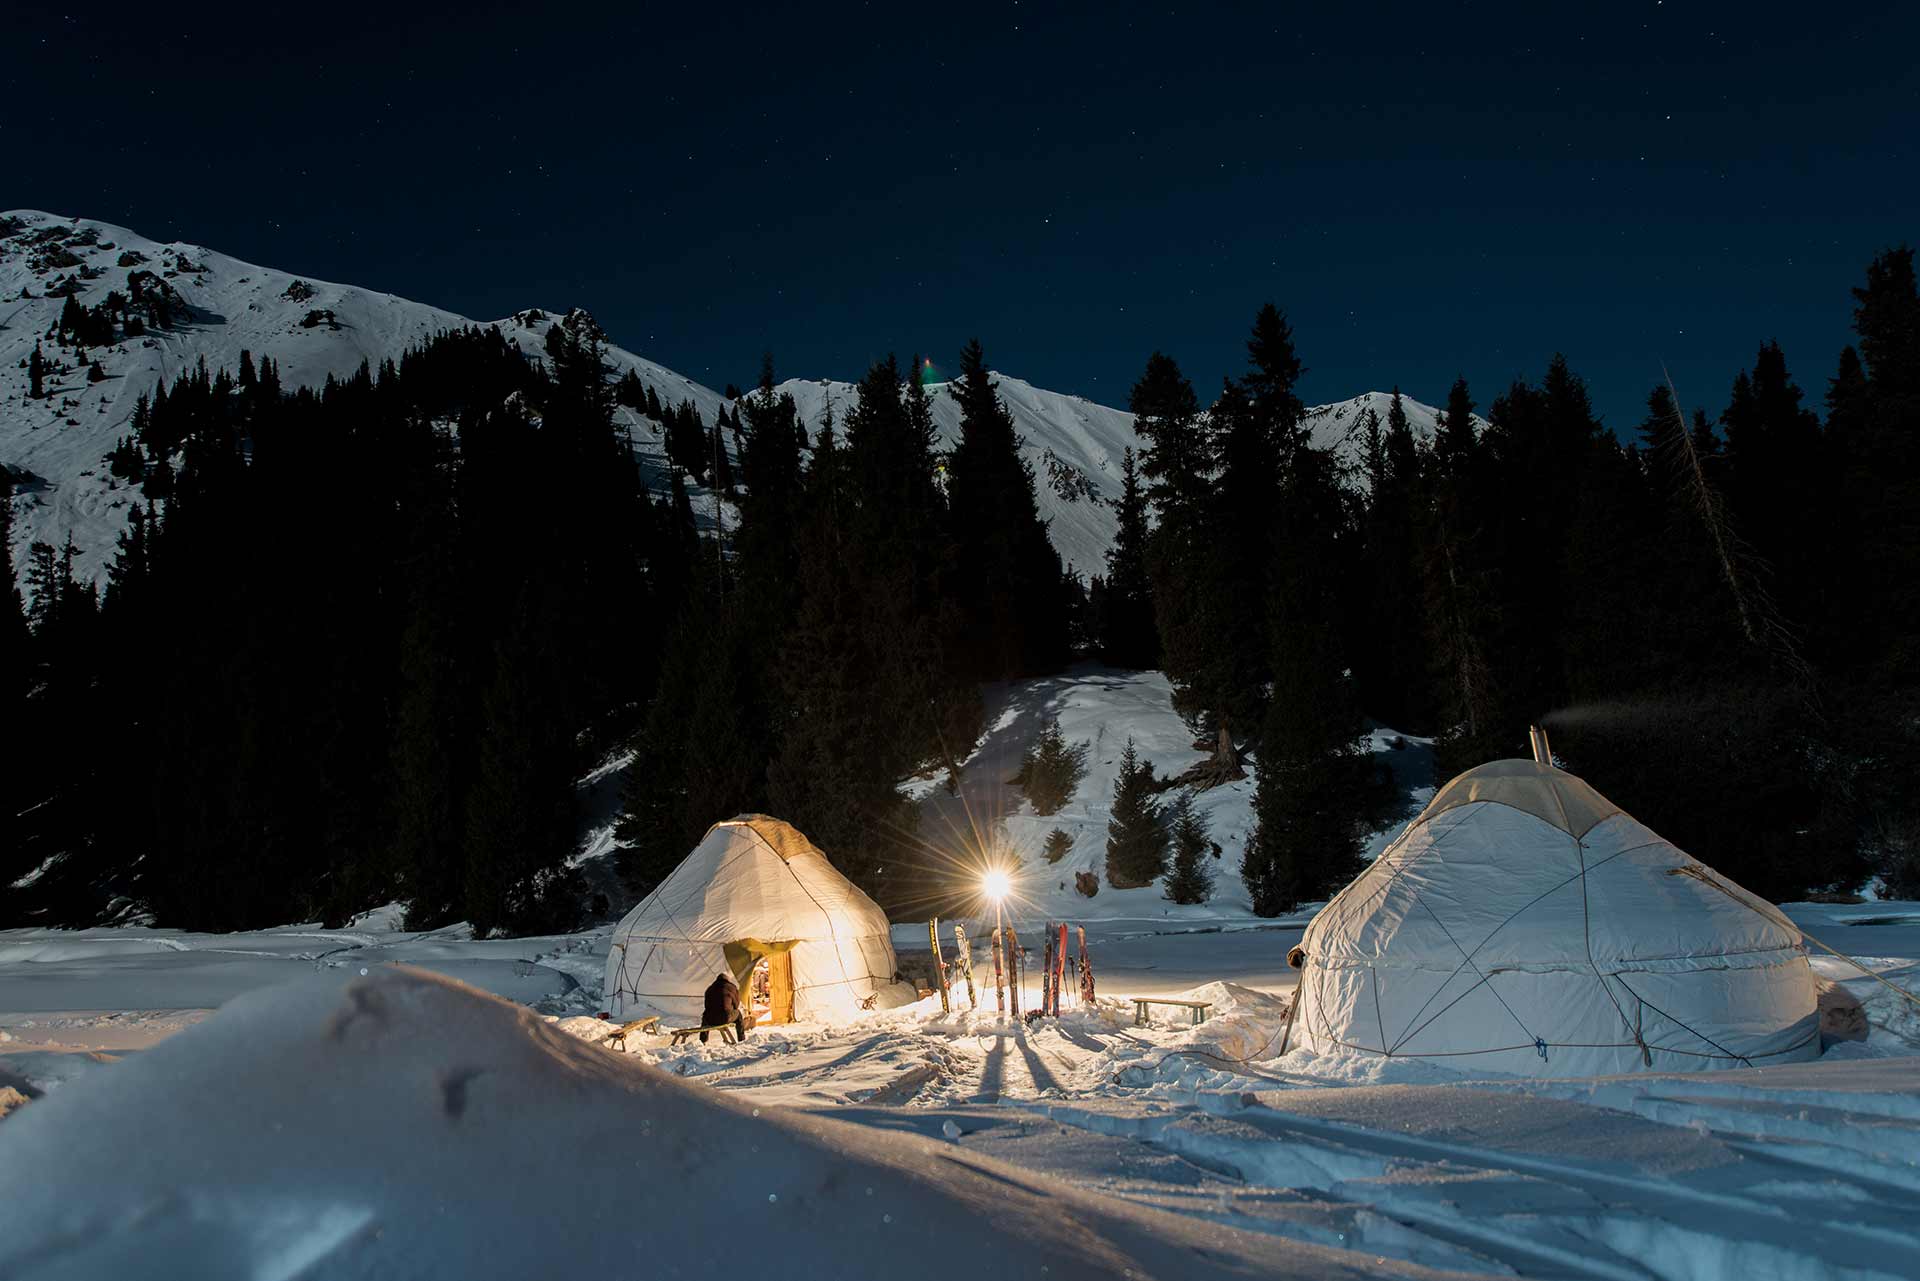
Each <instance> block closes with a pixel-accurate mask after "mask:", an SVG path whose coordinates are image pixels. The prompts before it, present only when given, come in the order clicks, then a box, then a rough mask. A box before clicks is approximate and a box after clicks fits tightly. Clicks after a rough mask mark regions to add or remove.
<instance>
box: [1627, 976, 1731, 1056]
mask: <svg viewBox="0 0 1920 1281" xmlns="http://www.w3.org/2000/svg"><path fill="white" fill-rule="evenodd" d="M1613 981H1614V982H1615V983H1618V984H1619V985H1620V986H1621V987H1624V988H1626V989H1627V994H1628V995H1629V996H1631V997H1632V998H1633V999H1634V1000H1636V1001H1638V1002H1640V1004H1642V1005H1644V1006H1646V1007H1647V1008H1648V1009H1650V1010H1652V1011H1653V1012H1654V1013H1655V1014H1658V1015H1659V1016H1660V1017H1661V1018H1663V1019H1665V1020H1666V1021H1667V1022H1669V1023H1671V1024H1673V1025H1674V1026H1675V1027H1681V1028H1685V1029H1686V1030H1687V1031H1688V1032H1691V1033H1692V1034H1693V1035H1695V1036H1697V1037H1699V1038H1700V1039H1701V1040H1703V1041H1705V1042H1706V1043H1707V1044H1708V1045H1711V1046H1712V1047H1713V1048H1714V1049H1716V1050H1718V1051H1720V1053H1721V1054H1723V1055H1725V1056H1726V1057H1727V1058H1730V1059H1738V1060H1740V1061H1741V1062H1742V1063H1745V1064H1746V1065H1747V1066H1748V1067H1752V1066H1753V1060H1752V1059H1749V1058H1748V1057H1747V1056H1746V1055H1744V1054H1736V1053H1734V1052H1733V1051H1732V1050H1729V1049H1728V1048H1727V1047H1726V1046H1724V1045H1722V1044H1720V1042H1718V1041H1716V1040H1714V1039H1713V1038H1712V1037H1710V1036H1708V1035H1707V1034H1706V1033H1705V1032H1702V1031H1701V1030H1700V1029H1699V1028H1697V1027H1694V1026H1693V1025H1692V1024H1690V1023H1687V1022H1685V1021H1683V1020H1681V1019H1677V1018H1675V1017H1674V1016H1673V1015H1671V1014H1669V1013H1667V1012H1666V1011H1665V1010H1663V1009H1661V1008H1660V1007H1659V1006H1657V1005H1655V1004H1654V1003H1653V1002H1652V1001H1649V1000H1648V999H1647V998H1646V997H1644V996H1642V995H1640V994H1639V993H1638V992H1636V991H1634V990H1633V989H1632V988H1631V987H1627V981H1626V980H1625V979H1623V978H1621V977H1620V976H1619V975H1618V974H1615V975H1614V976H1613ZM1636 1039H1637V1038H1636ZM1645 1048H1646V1047H1645V1046H1644V1045H1642V1046H1641V1049H1642V1050H1644V1049H1645ZM1647 1066H1648V1067H1652V1066H1653V1064H1652V1063H1651V1062H1649V1063H1648V1064H1647Z"/></svg>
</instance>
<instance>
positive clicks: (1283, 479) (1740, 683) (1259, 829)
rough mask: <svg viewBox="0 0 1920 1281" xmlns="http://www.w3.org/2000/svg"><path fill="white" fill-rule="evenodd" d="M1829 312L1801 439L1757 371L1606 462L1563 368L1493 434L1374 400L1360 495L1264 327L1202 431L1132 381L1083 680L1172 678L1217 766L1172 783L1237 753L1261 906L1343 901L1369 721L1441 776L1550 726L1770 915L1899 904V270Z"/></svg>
mask: <svg viewBox="0 0 1920 1281" xmlns="http://www.w3.org/2000/svg"><path fill="white" fill-rule="evenodd" d="M1853 294H1854V298H1855V302H1856V308H1855V312H1854V320H1855V331H1856V333H1857V335H1858V339H1859V342H1858V345H1857V347H1855V346H1850V347H1848V348H1847V349H1846V350H1844V351H1843V352H1841V353H1840V357H1839V361H1838V366H1837V369H1836V372H1835V374H1834V376H1833V377H1832V379H1831V380H1830V381H1829V382H1828V384H1827V390H1826V394H1825V396H1824V397H1823V398H1822V399H1824V402H1825V408H1826V415H1825V420H1824V422H1823V421H1822V418H1821V416H1820V415H1819V414H1818V413H1817V412H1816V410H1815V409H1814V407H1813V406H1812V405H1810V404H1808V403H1807V400H1808V397H1807V396H1806V395H1805V393H1804V392H1803V391H1802V389H1801V388H1800V387H1799V386H1798V385H1797V384H1796V383H1795V381H1794V380H1793V378H1792V377H1791V375H1790V374H1789V371H1788V367H1787V363H1786V357H1785V355H1784V354H1783V353H1782V352H1781V350H1780V348H1779V347H1778V345H1777V344H1774V343H1771V342H1768V343H1765V344H1763V345H1762V346H1760V348H1759V350H1758V352H1757V354H1756V356H1755V360H1754V364H1753V367H1752V368H1751V369H1749V370H1747V371H1744V372H1742V373H1741V374H1740V375H1739V376H1738V377H1737V378H1736V379H1735V380H1734V382H1733V385H1732V389H1731V393H1730V396H1729V400H1728V403H1727V405H1726V407H1725V409H1724V411H1723V412H1721V413H1720V414H1718V415H1709V414H1707V413H1706V412H1705V411H1704V410H1695V411H1694V412H1693V413H1692V414H1691V415H1685V414H1683V412H1682V411H1681V409H1680V407H1679V406H1677V405H1676V404H1675V402H1674V397H1673V394H1672V392H1671V390H1670V389H1668V388H1667V387H1665V386H1660V387H1656V388H1654V389H1653V390H1652V391H1651V392H1650V394H1649V397H1648V408H1647V415H1646V418H1645V421H1644V422H1643V423H1641V424H1639V426H1638V429H1637V431H1635V430H1628V431H1625V432H1622V433H1615V432H1611V431H1609V430H1607V429H1606V428H1604V427H1603V426H1602V424H1601V423H1600V421H1599V419H1598V418H1597V417H1596V415H1595V414H1594V412H1593V409H1592V406H1591V405H1590V403H1589V401H1588V397H1587V392H1586V389H1585V387H1584V385H1583V384H1582V383H1581V381H1580V379H1579V378H1578V377H1577V376H1576V375H1575V374H1574V373H1573V372H1572V371H1571V370H1570V369H1569V368H1568V367H1567V364H1566V362H1565V360H1564V359H1561V358H1558V357H1556V358H1555V359H1554V360H1553V361H1552V363H1551V364H1549V366H1548V367H1547V369H1546V371H1545V373H1544V375H1543V376H1542V377H1541V378H1540V380H1539V382H1537V383H1534V382H1531V381H1525V380H1522V381H1517V382H1515V383H1514V384H1513V385H1512V386H1510V387H1508V388H1506V389H1505V390H1504V391H1502V392H1501V393H1500V394H1499V395H1498V396H1497V397H1495V399H1494V400H1493V402H1492V404H1491V405H1490V406H1489V407H1488V409H1487V413H1486V420H1487V421H1486V424H1485V426H1484V428H1482V427H1480V426H1479V425H1478V424H1477V423H1476V418H1475V408H1476V406H1475V404H1474V400H1473V396H1472V393H1471V391H1470V389H1469V388H1468V386H1467V384H1466V383H1465V381H1464V380H1463V381H1459V382H1456V383H1455V384H1454V386H1453V387H1452V388H1451V389H1450V390H1449V391H1448V393H1447V395H1446V398H1445V409H1444V410H1443V412H1442V413H1441V415H1440V417H1439V421H1438V422H1437V424H1436V427H1435V431H1434V433H1433V436H1432V438H1431V439H1422V438H1419V437H1417V436H1416V434H1415V432H1414V431H1413V428H1412V426H1411V424H1410V423H1409V421H1408V418H1407V415H1406V412H1405V407H1404V404H1403V403H1402V401H1401V399H1400V396H1399V394H1398V392H1397V391H1396V393H1395V394H1394V397H1393V399H1392V401H1391V402H1390V405H1389V407H1388V411H1387V414H1386V416H1385V420H1384V421H1382V420H1381V419H1380V418H1379V416H1378V415H1375V414H1373V413H1371V412H1369V414H1368V415H1367V417H1366V420H1365V421H1364V422H1363V423H1362V424H1361V425H1360V429H1359V438H1358V444H1359V449H1358V455H1359V471H1360V473H1361V474H1360V475H1359V476H1354V477H1342V476H1341V475H1340V474H1339V462H1338V460H1337V459H1336V458H1335V457H1334V456H1333V455H1332V454H1330V453H1329V452H1326V451H1323V450H1320V449H1316V448H1314V447H1313V445H1312V444H1311V442H1310V441H1309V440H1308V439H1307V437H1306V435H1305V434H1304V433H1303V432H1302V430H1301V426H1300V404H1299V401H1298V399H1297V398H1296V397H1295V396H1294V394H1293V387H1294V383H1295V380H1296V379H1297V378H1298V376H1299V373H1300V364H1299V361H1298V359H1297V357H1296V355H1295V352H1294V348H1293V342H1292V335H1291V333H1290V332H1289V330H1288V327H1287V325H1286V323H1285V321H1284V318H1283V317H1281V316H1280V315H1279V314H1278V313H1277V312H1275V311H1274V310H1273V309H1272V308H1268V309H1267V310H1265V311H1263V312H1262V313H1261V314H1260V316H1259V318H1258V320H1257V321H1256V323H1255V326H1254V329H1253V332H1252V335H1251V337H1250V339H1249V342H1248V366H1247V372H1246V373H1245V374H1244V375H1242V376H1241V377H1239V378H1238V379H1234V380H1230V381H1229V382H1228V383H1227V384H1226V385H1225V386H1223V387H1222V388H1221V390H1220V392H1219V394H1218V395H1217V396H1216V397H1215V398H1214V399H1213V400H1212V402H1211V404H1210V405H1209V406H1208V407H1207V408H1206V409H1205V410H1204V412H1203V409H1202V403H1201V401H1200V398H1199V397H1198V396H1197V395H1196V393H1195V391H1194V389H1193V388H1192V386H1191V385H1190V384H1189V383H1188V381H1187V380H1186V379H1185V378H1184V377H1183V376H1182V375H1181V373H1180V371H1179V369H1178V368H1177V367H1176V365H1175V364H1174V362H1173V361H1172V360H1170V359H1168V358H1167V357H1165V356H1163V355H1158V354H1156V355H1155V356H1153V357H1152V358H1151V359H1150V360H1149V361H1148V362H1147V366H1146V369H1145V371H1144V373H1143V374H1142V375H1141V378H1140V380H1139V381H1138V382H1137V383H1136V384H1135V386H1134V388H1133V393H1132V400H1131V408H1132V409H1133V411H1134V413H1135V414H1136V415H1138V419H1137V429H1138V432H1139V435H1140V437H1141V440H1142V445H1141V451H1140V456H1139V458H1138V460H1137V463H1136V461H1135V460H1133V459H1126V460H1123V473H1122V475H1123V481H1124V488H1123V494H1122V499H1121V502H1120V507H1119V517H1120V536H1119V538H1118V540H1117V541H1116V543H1115V546H1114V548H1113V551H1112V553H1111V555H1110V556H1109V560H1108V568H1109V576H1108V578H1107V580H1106V581H1105V582H1096V583H1095V584H1093V596H1094V598H1095V600H1096V601H1098V602H1099V604H1100V607H1101V608H1100V613H1101V617H1102V619H1103V628H1102V637H1101V639H1102V651H1103V654H1104V656H1105V657H1107V658H1108V659H1109V660H1110V661H1113V662H1117V663H1122V664H1127V665H1141V666H1146V665H1159V666H1162V667H1164V668H1165V670H1166V671H1167V673H1168V675H1169V677H1170V678H1171V679H1172V681H1173V684H1174V698H1175V706H1176V708H1177V709H1178V710H1179V711H1180V712H1181V713H1182V715H1183V716H1184V717H1185V718H1186V719H1187V721H1188V722H1189V724H1191V725H1192V726H1193V727H1194V728H1195V730H1196V731H1197V732H1198V734H1199V735H1200V738H1201V740H1202V742H1203V743H1204V744H1206V745H1208V746H1210V747H1213V746H1215V745H1216V744H1217V747H1215V753H1216V759H1215V763H1214V765H1213V767H1212V769H1211V773H1209V771H1207V770H1201V771H1196V780H1197V781H1199V782H1201V783H1203V784H1204V783H1205V782H1207V781H1210V778H1219V777H1223V776H1231V775H1232V774H1233V773H1234V772H1236V771H1237V770H1238V769H1239V756H1240V753H1241V752H1243V751H1246V750H1248V749H1251V750H1253V751H1254V752H1255V777H1256V780H1257V793H1256V801H1255V814H1256V827H1255V830H1254V831H1253V832H1252V833H1250V834H1249V841H1248V847H1247V854H1246V861H1245V865H1244V867H1243V868H1242V874H1243V877H1244V879H1245V881H1246V884H1247V887H1248V889H1249V891H1250V892H1251V894H1252V896H1253V900H1254V904H1255V906H1256V908H1257V909H1258V910H1260V911H1262V912H1278V911H1283V910H1286V909H1288V908H1290V907H1292V906H1294V905H1296V904H1298V903H1300V902H1302V901H1307V900H1310V899H1313V898H1315V897H1318V896H1319V895H1321V894H1323V893H1325V892H1326V891H1327V890H1328V889H1330V888H1332V887H1334V886H1337V885H1338V884H1339V883H1341V881H1343V880H1344V879H1345V878H1346V877H1347V876H1348V875H1350V874H1351V872H1352V871H1353V870H1354V868H1355V866H1356V860H1357V859H1358V857H1359V842H1360V836H1361V834H1362V833H1363V832H1364V831H1366V830H1367V829H1368V828H1369V827H1370V826H1372V825H1374V824H1375V823H1376V822H1377V821H1378V820H1379V819H1380V817H1381V816H1382V813H1383V811H1382V806H1383V804H1386V803H1388V802H1389V800H1390V798H1388V797H1386V796H1385V795H1384V793H1383V792H1382V790H1381V787H1380V784H1379V780H1378V779H1377V778H1376V777H1374V776H1373V772H1372V770H1371V769H1370V767H1369V765H1368V764H1367V762H1366V759H1365V758H1364V757H1363V756H1362V755H1360V753H1359V745H1358V739H1359V735H1360V732H1361V729H1362V728H1363V722H1362V720H1361V711H1362V709H1364V710H1365V711H1366V713H1367V714H1369V715H1370V716H1372V717H1374V718H1375V719H1376V720H1377V722H1379V723H1383V724H1387V725H1392V726H1395V727H1397V728H1400V729H1404V730H1408V731H1411V732H1418V733H1425V734H1432V735H1434V736H1435V737H1436V740H1437V741H1436V758H1437V773H1438V774H1439V776H1440V778H1441V779H1445V778H1447V777H1449V776H1451V775H1452V774H1453V773H1456V772H1458V771H1460V770H1463V769H1466V768H1469V767H1470V766H1472V765H1475V764H1478V763H1480V762H1482V761H1486V760H1489V759H1494V758H1497V757H1501V756H1512V755H1516V754H1524V748H1525V743H1526V726H1527V725H1528V723H1529V722H1531V721H1544V722H1545V723H1546V724H1548V725H1549V726H1550V727H1551V728H1552V729H1553V731H1554V735H1555V737H1554V744H1555V748H1556V752H1557V754H1558V755H1559V756H1561V757H1562V758H1563V759H1564V760H1565V761H1566V762H1567V763H1568V764H1569V765H1570V766H1571V767H1572V768H1573V769H1575V770H1576V771H1578V772H1580V773H1582V774H1583V775H1585V776H1586V777H1587V778H1589V779H1590V780H1591V781H1592V782H1593V783H1594V784H1595V785H1596V786H1598V787H1599V788H1601V790H1603V791H1604V792H1606V793H1607V794H1608V795H1609V796H1611V797H1612V798H1613V799H1614V800H1615V801H1617V802H1618V803H1620V804H1622V805H1624V806H1626V807H1627V808H1628V809H1629V810H1631V811H1632V812H1634V813H1635V814H1636V815H1637V816H1639V817H1640V818H1641V819H1642V820H1643V821H1645V822H1647V823H1648V824H1650V825H1651V826H1652V827H1654V828H1655V829H1656V830H1659V831H1660V832H1662V833H1663V834H1665V835H1666V836H1668V837H1670V838H1671V839H1673V840H1675V841H1676V842H1678V843H1679V844H1680V845H1681V846H1683V847H1685V848H1688V849H1691V850H1693V851H1695V852H1696V853H1698V854H1699V855H1700V856H1701V857H1702V858H1705V859H1707V860H1709V861H1711V862H1713V863H1715V864H1716V865H1717V866H1719V867H1720V868H1722V869H1723V870H1725V871H1726V872H1727V873H1729V874H1730V875H1733V876H1735V877H1737V878H1739V879H1740V880H1742V881H1743V882H1744V883H1746V884H1747V885H1748V886H1749V887H1751V888H1752V889H1754V890H1756V891H1758V892H1760V893H1763V894H1767V895H1770V896H1772V897H1775V898H1792V897H1796V896H1798V895H1801V894H1804V893H1807V892H1809V891H1815V890H1822V889H1847V888H1851V887H1853V886H1855V885H1857V884H1859V883H1860V881H1861V880H1862V879H1864V877H1865V876H1866V875H1868V874H1869V873H1870V872H1873V871H1879V872H1880V873H1882V874H1883V875H1884V876H1886V878H1887V880H1888V882H1889V884H1890V886H1891V887H1892V888H1893V889H1894V890H1896V891H1897V892H1900V893H1904V894H1920V805H1916V803H1915V801H1914V800H1913V799H1912V798H1913V796H1914V790H1913V787H1912V779H1913V778H1914V777H1915V772H1916V770H1920V734H1917V733H1916V730H1915V726H1916V725H1920V684H1917V683H1916V675H1917V674H1920V652H1917V651H1916V644H1920V616H1917V614H1920V473H1917V472H1916V466H1917V465H1920V457H1916V453H1917V452H1920V443H1917V442H1920V301H1917V300H1916V296H1915V286H1914V274H1913V255H1912V253H1911V251H1908V250H1904V249H1903V250H1898V251H1892V252H1889V253H1886V254H1883V255H1881V256H1880V257H1879V258H1878V259H1876V260H1875V261H1874V263H1873V264H1872V265H1871V267H1870V268H1869V270H1868V273H1867V281H1866V283H1865V284H1864V285H1863V286H1862V287H1860V288H1857V289H1855V290H1854V291H1853ZM1623 436H1624V439H1622V437H1623ZM1355 481H1358V482H1360V483H1357V484H1356V483H1353V482H1355ZM1149 514H1150V515H1151V521H1150V520H1149Z"/></svg>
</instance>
